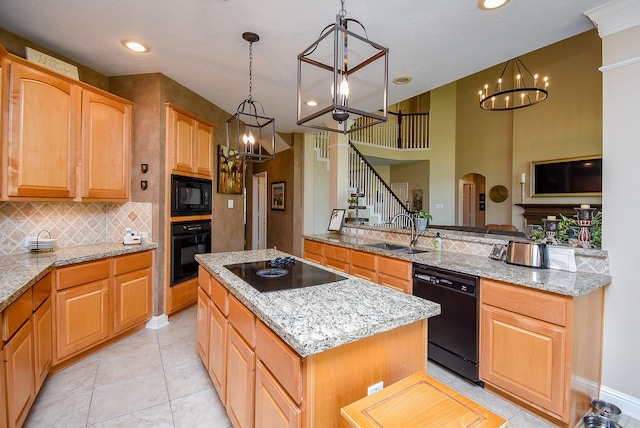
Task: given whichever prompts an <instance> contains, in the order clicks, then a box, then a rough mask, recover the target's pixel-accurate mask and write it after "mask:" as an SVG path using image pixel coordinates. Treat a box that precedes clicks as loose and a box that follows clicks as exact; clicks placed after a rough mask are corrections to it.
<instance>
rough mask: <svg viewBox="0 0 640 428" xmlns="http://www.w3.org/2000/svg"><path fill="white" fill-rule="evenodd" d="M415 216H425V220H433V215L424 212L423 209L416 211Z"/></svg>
mask: <svg viewBox="0 0 640 428" xmlns="http://www.w3.org/2000/svg"><path fill="white" fill-rule="evenodd" d="M416 217H417V218H425V219H427V220H433V216H432V215H431V214H429V213H428V212H426V211H425V210H420V211H417V212H416Z"/></svg>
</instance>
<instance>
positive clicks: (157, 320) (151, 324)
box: [147, 314, 169, 330]
mask: <svg viewBox="0 0 640 428" xmlns="http://www.w3.org/2000/svg"><path fill="white" fill-rule="evenodd" d="M165 325H169V317H168V316H167V315H166V314H162V315H158V316H155V317H153V318H151V319H150V320H149V321H148V322H147V328H149V329H152V330H157V329H159V328H162V327H164V326H165Z"/></svg>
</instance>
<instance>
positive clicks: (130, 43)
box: [122, 40, 149, 53]
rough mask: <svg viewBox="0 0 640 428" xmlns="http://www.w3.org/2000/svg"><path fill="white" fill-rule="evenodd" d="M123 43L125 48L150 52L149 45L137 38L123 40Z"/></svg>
mask: <svg viewBox="0 0 640 428" xmlns="http://www.w3.org/2000/svg"><path fill="white" fill-rule="evenodd" d="M122 45H123V46H124V47H125V48H127V49H130V50H132V51H134V52H140V53H144V52H149V48H148V47H146V46H145V45H143V44H142V43H140V42H136V41H135V40H123V41H122Z"/></svg>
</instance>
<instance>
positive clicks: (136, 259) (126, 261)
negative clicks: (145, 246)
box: [114, 251, 153, 275]
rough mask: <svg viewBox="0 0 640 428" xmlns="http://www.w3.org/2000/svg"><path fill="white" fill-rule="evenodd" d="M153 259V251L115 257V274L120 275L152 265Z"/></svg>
mask: <svg viewBox="0 0 640 428" xmlns="http://www.w3.org/2000/svg"><path fill="white" fill-rule="evenodd" d="M152 259H153V257H152V255H151V251H144V252H142V253H136V254H129V255H126V256H120V257H116V258H115V259H114V265H115V274H116V275H120V274H122V273H126V272H133V271H135V270H140V269H144V268H148V267H151V263H152Z"/></svg>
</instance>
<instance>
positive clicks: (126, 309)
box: [113, 268, 152, 333]
mask: <svg viewBox="0 0 640 428" xmlns="http://www.w3.org/2000/svg"><path fill="white" fill-rule="evenodd" d="M114 292H115V299H114V304H115V308H114V312H113V313H114V331H115V332H116V333H117V332H120V331H122V330H125V329H127V328H129V327H133V326H135V325H136V324H140V323H143V322H145V321H147V320H148V319H149V318H151V301H152V297H151V268H146V269H140V270H137V271H133V272H128V273H125V274H122V275H116V277H115V281H114Z"/></svg>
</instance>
